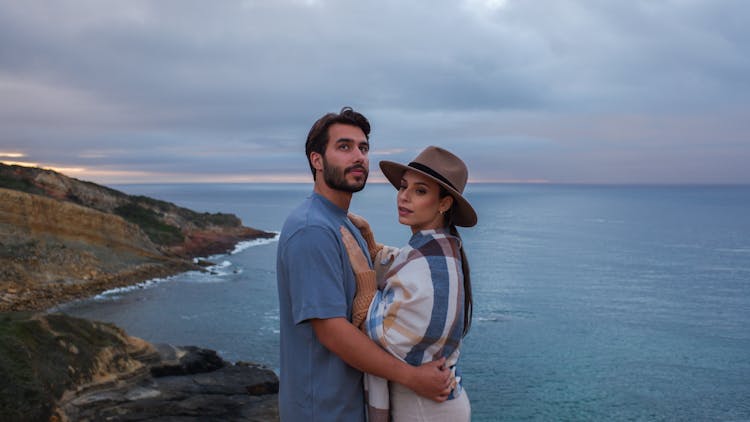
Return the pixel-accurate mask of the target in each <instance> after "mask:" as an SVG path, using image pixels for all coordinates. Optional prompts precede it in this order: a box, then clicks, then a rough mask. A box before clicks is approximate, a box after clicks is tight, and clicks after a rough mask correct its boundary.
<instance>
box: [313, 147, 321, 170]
mask: <svg viewBox="0 0 750 422" xmlns="http://www.w3.org/2000/svg"><path fill="white" fill-rule="evenodd" d="M310 162H311V163H312V166H313V168H314V169H315V170H316V171H323V156H322V155H321V154H320V153H319V152H315V151H313V152H311V153H310Z"/></svg>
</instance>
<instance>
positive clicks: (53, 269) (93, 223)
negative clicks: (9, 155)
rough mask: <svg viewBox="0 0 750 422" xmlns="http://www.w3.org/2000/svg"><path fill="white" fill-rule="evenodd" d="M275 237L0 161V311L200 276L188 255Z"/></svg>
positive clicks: (233, 220)
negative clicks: (188, 273)
mask: <svg viewBox="0 0 750 422" xmlns="http://www.w3.org/2000/svg"><path fill="white" fill-rule="evenodd" d="M273 236H274V234H273V233H267V232H263V231H260V230H256V229H252V228H249V227H245V226H243V225H242V222H241V221H240V219H239V218H237V217H236V216H234V215H231V214H223V213H216V214H209V213H197V212H195V211H192V210H189V209H186V208H182V207H179V206H177V205H175V204H172V203H169V202H165V201H160V200H156V199H152V198H148V197H144V196H132V195H127V194H125V193H123V192H119V191H117V190H114V189H110V188H107V187H104V186H100V185H96V184H94V183H90V182H84V181H80V180H77V179H73V178H69V177H67V176H64V175H62V174H60V173H57V172H54V171H51V170H45V169H39V168H29V167H20V166H8V165H4V164H0V311H7V310H29V309H43V308H47V307H49V306H52V305H54V304H56V303H59V302H62V301H66V300H70V299H74V298H80V297H85V296H89V295H91V294H95V293H97V292H100V291H102V290H106V289H109V288H112V287H118V286H122V285H128V284H134V283H137V282H140V281H143V280H146V279H149V278H154V277H162V276H166V275H170V274H174V273H177V272H182V271H186V270H189V269H199V268H198V267H197V266H196V265H195V264H194V263H193V260H192V258H194V257H199V256H207V255H212V254H216V253H222V252H226V251H228V250H231V249H232V248H233V246H234V245H235V244H236V243H237V242H239V241H242V240H247V239H254V238H259V237H265V238H269V237H273Z"/></svg>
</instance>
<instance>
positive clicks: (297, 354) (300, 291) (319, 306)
mask: <svg viewBox="0 0 750 422" xmlns="http://www.w3.org/2000/svg"><path fill="white" fill-rule="evenodd" d="M342 225H343V226H345V227H348V228H349V230H350V231H351V232H352V233H353V234H354V236H355V238H356V239H357V241H358V242H359V243H360V246H362V248H363V250H364V251H367V247H366V243H365V241H364V239H362V236H361V235H360V233H359V230H357V229H356V228H355V227H354V226H353V225H352V223H351V221H349V219H348V218H347V216H346V211H345V210H342V209H341V208H339V207H337V206H336V205H334V204H333V203H332V202H330V201H329V200H327V199H326V198H325V197H323V196H321V195H319V194H317V193H313V194H312V195H311V196H310V197H308V198H307V199H306V200H305V201H304V202H303V203H302V205H300V206H299V207H297V208H296V209H295V210H294V211H292V213H291V214H290V215H289V217H288V218H287V220H286V222H285V223H284V227H283V228H282V230H281V236H280V238H279V244H278V251H277V259H276V277H277V282H278V289H279V316H280V326H281V353H280V358H281V368H280V372H281V374H280V385H279V413H280V416H281V420H282V421H284V422H295V421H302V422H315V421H364V420H365V407H364V392H363V389H362V373H361V372H360V371H358V370H356V369H354V368H352V367H351V366H349V365H347V364H346V363H345V362H344V361H343V360H341V359H340V358H339V357H338V356H336V355H335V354H333V353H332V352H331V351H329V350H328V349H327V348H325V346H323V345H322V344H321V343H320V342H319V341H318V338H317V336H316V335H315V332H314V331H313V329H312V325H311V324H310V321H309V320H310V319H316V318H317V319H328V318H336V317H343V318H347V319H348V320H349V321H351V310H352V309H351V307H352V300H353V299H354V294H355V293H356V290H357V284H356V281H355V279H354V273H353V271H352V267H351V264H350V262H349V256H348V255H347V253H346V249H345V247H344V244H343V242H342V241H341V233H340V232H339V227H341V226H342ZM365 255H367V254H366V253H365Z"/></svg>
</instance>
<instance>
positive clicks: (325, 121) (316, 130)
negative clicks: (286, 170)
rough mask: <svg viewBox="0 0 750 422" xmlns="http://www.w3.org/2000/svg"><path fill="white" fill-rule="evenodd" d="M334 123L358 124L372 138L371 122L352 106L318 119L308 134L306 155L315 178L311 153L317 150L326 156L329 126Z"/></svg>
mask: <svg viewBox="0 0 750 422" xmlns="http://www.w3.org/2000/svg"><path fill="white" fill-rule="evenodd" d="M334 123H341V124H344V125H351V126H356V127H358V128H360V129H362V132H364V133H365V137H366V138H367V139H368V140H369V139H370V122H369V121H368V120H367V118H366V117H365V116H363V115H362V114H360V113H357V112H356V111H354V110H353V109H352V108H351V107H344V108H342V109H341V111H340V112H339V113H338V114H336V113H328V114H326V115H324V116H323V117H321V118H320V119H318V121H316V122H315V123H314V124H313V126H312V128H310V133H308V134H307V142H305V155H306V156H307V163H308V164H309V165H310V171H311V172H312V175H313V180H315V168H314V167H313V165H312V161H311V160H310V154H311V153H313V152H317V153H318V154H320V155H322V156H325V151H326V146H327V145H328V128H329V127H331V125H332V124H334Z"/></svg>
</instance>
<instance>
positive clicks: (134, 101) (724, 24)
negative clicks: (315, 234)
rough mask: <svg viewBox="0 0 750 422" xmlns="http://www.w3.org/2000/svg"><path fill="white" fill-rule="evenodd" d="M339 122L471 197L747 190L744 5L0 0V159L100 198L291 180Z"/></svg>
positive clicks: (749, 30)
mask: <svg viewBox="0 0 750 422" xmlns="http://www.w3.org/2000/svg"><path fill="white" fill-rule="evenodd" d="M344 105H351V106H353V107H354V108H355V109H357V110H358V111H361V112H362V113H363V114H365V115H366V116H367V117H368V118H369V119H370V122H371V124H372V127H373V130H372V134H371V145H372V151H371V157H370V158H371V169H372V175H371V178H374V179H378V178H379V177H380V174H379V171H377V170H376V169H377V162H378V161H379V160H381V159H384V158H385V159H391V160H396V161H409V160H410V159H411V158H413V157H414V156H415V155H416V154H417V153H418V152H419V151H420V150H421V149H422V148H424V147H425V146H427V145H439V146H443V147H445V148H447V149H449V150H452V151H454V152H456V153H457V154H458V155H459V156H461V157H462V158H464V160H465V161H466V162H467V163H468V164H469V169H470V177H471V179H472V180H474V181H547V182H551V183H750V2H748V1H744V0H736V1H723V0H628V1H622V0H611V1H602V0H596V1H594V0H592V1H583V0H581V1H575V0H569V1H565V0H560V1H552V0H550V1H528V0H481V1H480V0H465V1H442V0H439V1H434V0H430V1H427V0H424V1H383V0H380V1H372V2H361V1H344V0H336V1H329V0H285V1H282V0H274V1H254V0H247V1H220V2H206V1H161V0H160V1H156V0H154V1H133V0H129V1H101V0H88V1H83V0H82V1H50V2H48V1H27V0H17V1H14V0H10V1H2V2H0V161H5V162H23V163H34V164H37V165H40V166H44V167H52V168H56V169H60V170H61V171H63V172H65V173H67V174H69V175H71V176H74V177H78V178H81V179H84V180H92V181H95V182H99V183H104V184H113V183H130V182H147V183H160V182H179V181H183V182H196V181H205V182H211V181H238V182H241V181H271V180H276V181H296V180H299V181H308V180H310V175H309V168H308V165H307V162H306V159H305V156H304V141H305V137H306V135H307V132H308V130H309V128H310V126H311V125H312V123H313V122H314V121H315V120H316V119H317V118H318V117H319V116H321V115H322V114H324V113H326V112H330V111H338V110H339V109H340V108H341V107H342V106H344Z"/></svg>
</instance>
